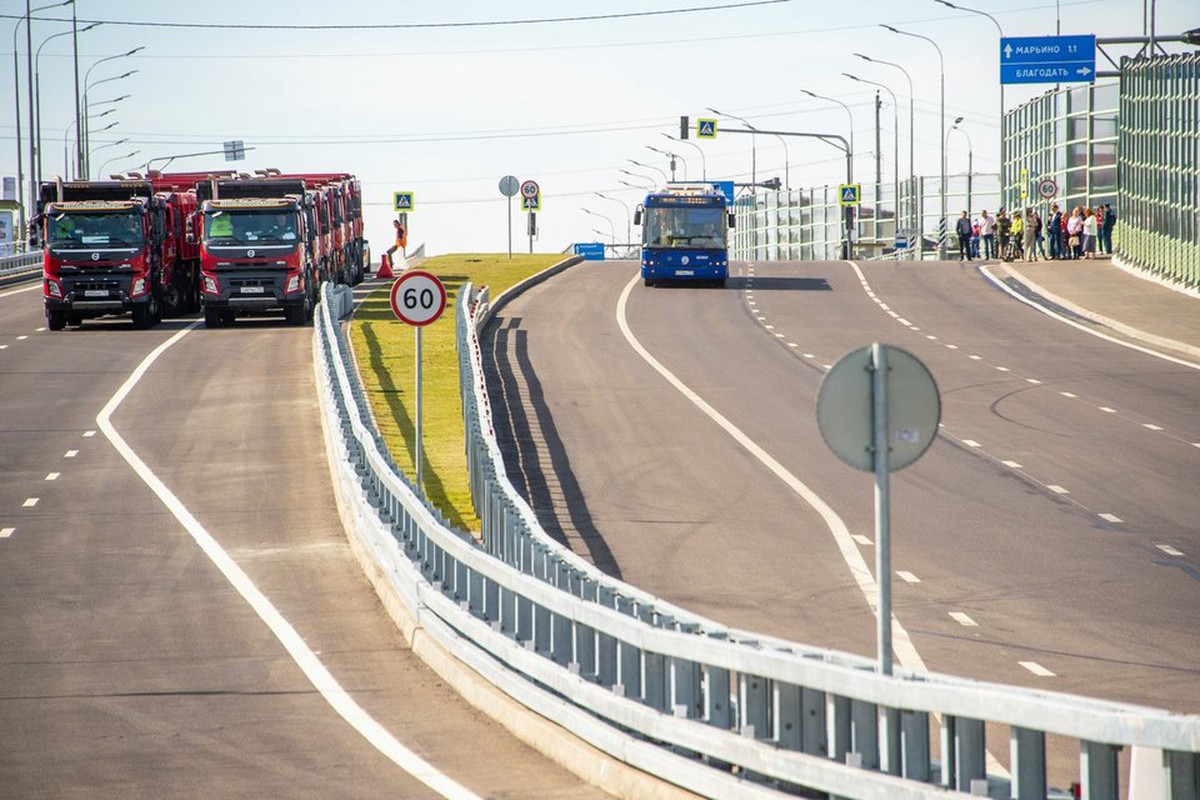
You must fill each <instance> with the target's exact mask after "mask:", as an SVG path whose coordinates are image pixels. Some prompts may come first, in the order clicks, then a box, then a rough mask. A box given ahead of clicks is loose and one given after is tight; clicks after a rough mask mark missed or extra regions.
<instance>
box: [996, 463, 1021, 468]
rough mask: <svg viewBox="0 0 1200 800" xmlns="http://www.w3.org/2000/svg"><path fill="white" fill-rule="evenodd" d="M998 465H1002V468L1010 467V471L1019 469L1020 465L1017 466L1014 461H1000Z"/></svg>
mask: <svg viewBox="0 0 1200 800" xmlns="http://www.w3.org/2000/svg"><path fill="white" fill-rule="evenodd" d="M1000 463H1001V464H1003V465H1004V466H1006V467H1010V468H1012V469H1021V465H1020V464H1018V463H1017V462H1016V461H1001V462H1000Z"/></svg>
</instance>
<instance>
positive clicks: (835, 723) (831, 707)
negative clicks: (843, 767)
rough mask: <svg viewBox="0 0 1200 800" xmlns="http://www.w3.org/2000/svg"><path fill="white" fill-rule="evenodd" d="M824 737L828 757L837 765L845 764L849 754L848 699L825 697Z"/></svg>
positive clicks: (836, 696)
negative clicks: (827, 742) (826, 741)
mask: <svg viewBox="0 0 1200 800" xmlns="http://www.w3.org/2000/svg"><path fill="white" fill-rule="evenodd" d="M825 724H826V725H827V726H828V732H827V733H826V736H827V737H828V739H829V757H830V758H832V759H833V760H834V761H836V762H837V763H839V764H845V763H846V754H847V753H849V752H850V747H851V741H850V698H849V697H842V696H841V695H837V694H831V695H826V697H825Z"/></svg>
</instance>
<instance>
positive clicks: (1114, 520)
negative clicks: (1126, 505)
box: [1096, 512, 1124, 524]
mask: <svg viewBox="0 0 1200 800" xmlns="http://www.w3.org/2000/svg"><path fill="white" fill-rule="evenodd" d="M1096 516H1098V517H1100V519H1102V520H1104V521H1105V522H1112V523H1114V524H1115V523H1118V522H1124V520H1122V519H1121V518H1120V517H1118V516H1117V515H1116V514H1109V513H1107V512H1106V513H1104V514H1097V515H1096Z"/></svg>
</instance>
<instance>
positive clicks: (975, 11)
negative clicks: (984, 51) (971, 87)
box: [934, 0, 1057, 206]
mask: <svg viewBox="0 0 1200 800" xmlns="http://www.w3.org/2000/svg"><path fill="white" fill-rule="evenodd" d="M934 2H937V3H941V4H942V5H944V6H945V7H946V8H953V9H954V10H955V11H966V12H967V13H968V14H978V15H979V16H981V17H987V18H988V19H990V20H991V21H992V24H993V25H995V26H996V33H998V34H999V35H1000V40H999V41H997V42H996V47H997V49H998V48H999V47H1000V41H1003V39H1004V29H1003V28H1001V27H1000V23H999V22H997V21H996V18H995V17H993V16H992V15H991V14H989V13H987V12H986V11H980V10H979V9H977V8H967V7H966V6H960V5H955V4H954V3H949V2H947V1H946V0H934ZM1055 7H1056V8H1057V3H1056V5H1055ZM1056 16H1057V14H1056ZM999 64H1000V60H999V59H997V60H996V65H997V66H996V69H997V70H999V68H1000V67H999ZM964 133H965V131H964ZM1006 148H1007V145H1005V143H1004V81H1000V205H1002V206H1006V205H1008V203H1007V202H1006V200H1005V197H1004V185H1005V184H1004V167H1005V164H1004V156H1005V150H1006Z"/></svg>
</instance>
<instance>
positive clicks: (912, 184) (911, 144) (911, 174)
mask: <svg viewBox="0 0 1200 800" xmlns="http://www.w3.org/2000/svg"><path fill="white" fill-rule="evenodd" d="M854 55H856V56H857V57H859V58H861V59H862V60H863V61H869V62H870V63H872V64H885V65H887V66H889V67H895V68H896V69H898V70H900V71H901V72H903V73H904V77H905V78H906V79H907V80H908V186H909V192H911V193H913V194H914V195H915V193H916V191H917V181H916V177H917V173H916V169H917V168H916V166H915V163H916V162H915V160H914V152H915V149H916V137H915V136H914V135H913V129H914V123H913V120H914V119H916V114H915V113H914V106H913V95H914V92H913V81H912V75H909V74H908V70H906V69H905V68H904V67H902V66H900V65H899V64H896V63H894V62H891V61H883V60H881V59H878V58H871V57H870V56H867V55H863V54H862V53H855V54H854ZM910 205H912V206H913V215H912V216H913V221H914V222H917V219H916V216H917V214H916V203H915V202H913V203H910ZM896 209H897V212H898V211H899V209H900V187H899V186H897V187H896ZM910 249H911V248H910ZM913 258H916V251H914V252H913Z"/></svg>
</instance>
